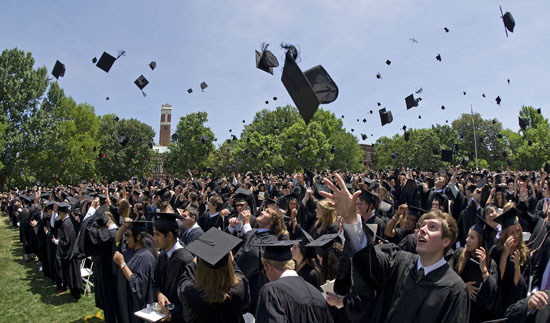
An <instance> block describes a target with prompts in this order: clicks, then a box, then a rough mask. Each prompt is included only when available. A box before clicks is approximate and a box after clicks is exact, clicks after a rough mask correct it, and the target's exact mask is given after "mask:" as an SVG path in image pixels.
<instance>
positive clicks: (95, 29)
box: [0, 0, 550, 144]
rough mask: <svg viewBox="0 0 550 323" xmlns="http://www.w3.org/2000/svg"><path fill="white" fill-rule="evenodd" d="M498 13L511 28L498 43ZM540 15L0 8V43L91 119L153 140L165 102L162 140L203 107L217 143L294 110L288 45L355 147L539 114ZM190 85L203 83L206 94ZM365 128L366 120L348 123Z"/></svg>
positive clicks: (190, 4)
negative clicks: (144, 131)
mask: <svg viewBox="0 0 550 323" xmlns="http://www.w3.org/2000/svg"><path fill="white" fill-rule="evenodd" d="M499 4H501V5H502V7H503V9H504V10H505V11H510V12H511V13H512V14H513V16H514V18H515V20H516V29H515V30H514V33H510V37H509V38H506V35H505V33H504V26H503V24H502V20H501V19H500V12H499ZM549 14H550V1H511V0H505V1H502V2H496V1H492V0H487V1H479V0H475V1H474V0H464V1H447V0H439V1H436V0H434V1H432V0H415V1H396V0H384V1H383V0H377V1H371V0H364V1H355V0H349V1H326V0H316V1H309V0H306V1H301V0H295V1H287V0H279V1H271V0H267V1H260V0H257V1H248V0H242V1H236V0H234V1H223V0H218V1H211V0H203V1H183V0H178V1H175V0H161V1H142V0H119V1H100V0H98V1H74V0H73V1H66V0H59V1H44V0H25V1H21V0H3V1H2V11H1V12H0V30H2V36H1V37H0V40H1V42H0V44H1V45H2V46H1V47H2V49H5V48H14V47H18V48H19V49H22V50H25V51H30V52H31V53H32V54H33V57H34V58H35V60H36V66H46V67H47V68H48V70H49V71H51V70H52V68H53V65H54V63H55V61H56V59H58V60H60V61H61V62H62V63H64V64H65V65H66V68H67V72H66V74H65V77H63V78H60V79H59V84H60V86H61V87H62V88H63V89H64V90H65V93H66V94H67V95H70V96H72V97H73V98H74V99H75V100H76V101H77V102H79V103H81V102H87V103H89V104H91V105H93V106H94V107H95V110H96V113H97V114H101V115H102V114H106V113H116V114H117V115H119V116H120V117H123V118H136V119H139V120H141V121H143V122H145V123H147V124H149V125H151V126H152V127H153V129H155V131H156V133H157V137H156V141H158V132H159V122H160V108H161V105H162V104H164V103H169V104H171V105H172V107H173V115H172V130H174V129H175V127H176V124H177V121H178V120H179V118H180V117H181V116H183V115H185V114H188V113H191V112H196V111H207V112H208V115H209V122H208V123H207V126H209V127H210V128H211V129H212V130H213V131H214V133H215V134H216V136H217V137H218V139H219V140H218V142H221V140H223V139H226V138H228V137H229V136H230V133H229V132H228V130H229V129H233V133H235V132H236V133H239V132H240V131H241V130H242V129H243V123H242V120H243V119H244V120H246V122H247V123H249V122H250V121H251V120H252V118H253V116H254V114H255V113H256V112H257V111H259V110H260V109H263V108H268V109H274V108H275V107H276V105H286V104H293V103H292V100H291V98H290V96H289V95H288V94H287V93H286V90H285V88H284V86H283V84H282V83H281V80H280V78H281V73H282V65H283V64H284V52H283V50H281V49H280V47H279V45H280V44H281V42H286V43H291V44H294V45H296V46H297V47H298V48H299V50H300V57H301V61H299V62H298V64H299V65H300V67H301V68H302V70H307V69H309V68H311V67H313V66H315V65H318V64H321V65H323V67H324V68H325V69H326V70H327V71H328V73H329V74H330V75H331V77H332V78H333V80H334V81H335V82H336V83H337V85H338V87H339V97H338V98H337V100H336V101H334V102H333V103H330V104H327V105H324V106H323V108H325V109H327V110H329V111H332V112H334V113H335V114H336V115H337V116H338V117H340V116H341V115H345V119H344V120H343V121H344V126H345V128H346V129H348V131H349V130H351V129H352V128H353V129H355V132H354V134H355V135H356V136H357V137H360V133H366V134H368V135H369V138H368V139H367V140H366V141H362V140H360V142H361V143H369V144H370V143H373V142H374V141H375V140H376V139H377V138H378V137H380V136H391V135H393V134H395V133H398V132H400V131H401V130H400V129H401V127H402V126H403V125H404V124H406V125H407V126H408V127H409V128H425V127H430V126H431V125H432V124H434V123H440V124H444V123H445V120H449V122H450V121H451V120H453V119H455V118H457V117H458V116H460V114H461V113H464V112H469V110H470V104H471V105H472V106H473V108H474V111H476V112H479V113H481V114H482V116H483V117H484V118H498V119H499V120H501V121H502V122H503V125H504V127H506V128H511V129H513V130H517V129H518V124H517V114H518V111H519V109H520V108H521V106H522V105H532V106H534V107H536V108H542V112H543V115H545V116H547V114H548V112H549V111H550V110H549V108H548V106H549V105H550V91H549V84H550V73H548V72H549V71H550V69H549V67H550V66H549V63H548V58H547V57H548V53H549V49H550V32H549V29H550V27H549V26H550V24H548V21H547V19H548V17H549ZM444 27H447V28H449V29H450V32H449V33H446V32H445V31H444V30H443V28H444ZM410 38H415V39H416V40H418V42H417V43H412V42H411V41H410V40H409V39H410ZM262 42H267V43H270V44H271V46H270V50H272V51H273V53H274V54H275V55H276V56H277V58H278V59H279V63H280V67H279V68H277V69H275V72H274V74H275V75H270V74H267V73H265V72H263V71H260V70H258V69H256V68H255V56H254V50H255V49H259V48H260V45H261V43H262ZM119 49H124V50H126V52H127V55H126V56H124V57H121V58H120V59H119V60H118V61H117V62H116V63H115V64H114V66H113V68H112V69H111V71H110V72H109V73H108V74H107V73H105V72H103V71H102V70H100V69H98V68H97V67H95V66H94V65H93V64H92V58H93V57H95V56H97V57H98V58H99V56H100V55H101V53H102V52H103V51H107V52H109V53H111V54H112V55H116V54H117V51H118V50H119ZM437 54H441V56H442V61H441V62H438V61H437V60H436V59H435V56H436V55H437ZM387 59H390V60H391V61H392V64H391V65H390V66H387V65H386V64H385V61H386V60H387ZM152 60H154V61H156V62H157V68H156V69H155V70H154V71H151V70H150V69H149V67H148V64H149V62H150V61H152ZM377 73H381V74H382V79H380V80H379V79H377V78H376V74H377ZM141 74H144V75H145V77H146V78H147V79H148V80H149V81H150V84H149V85H148V86H147V87H146V88H145V92H146V93H147V97H143V96H142V94H141V92H140V91H139V89H138V88H137V87H136V86H135V85H134V83H133V82H134V80H135V79H136V78H137V77H138V76H139V75H141ZM507 79H510V84H509V85H508V83H507ZM202 81H205V82H206V83H208V86H209V87H208V88H207V89H206V90H205V91H204V92H201V91H200V88H199V84H200V83H201V82H202ZM190 87H191V88H193V90H194V92H193V93H192V94H188V93H187V89H188V88H190ZM418 88H422V89H423V92H422V93H421V94H419V96H420V97H422V101H421V102H420V105H419V106H418V107H416V108H413V109H411V110H408V111H407V110H406V107H405V102H404V98H405V97H406V96H407V95H409V94H411V93H413V92H414V91H415V90H417V89H418ZM463 91H466V95H463ZM482 93H485V94H486V98H482ZM107 96H108V97H109V98H110V100H109V101H106V100H105V97H107ZM274 96H276V97H277V98H278V100H277V101H276V102H273V100H272V97H274ZM497 96H500V97H501V98H502V102H501V104H500V106H498V105H497V104H496V102H495V98H496V97H497ZM266 100H269V102H270V103H269V104H268V105H266V104H265V103H264V101H266ZM377 102H380V103H381V104H382V107H386V108H387V109H388V110H390V111H392V113H393V117H394V122H393V123H392V124H389V125H386V126H384V127H381V125H380V122H379V117H378V112H377V110H378V108H379V107H378V106H377ZM441 105H444V106H445V107H446V110H445V111H443V110H441V109H440V107H441ZM369 110H373V111H374V114H372V115H371V114H369ZM419 115H421V116H422V119H418V116H419ZM363 118H366V119H367V122H366V123H363V122H362V121H361V122H359V123H358V122H357V121H356V119H360V120H362V119H363ZM371 134H373V136H372V137H371V136H370V135H371ZM359 139H360V138H359Z"/></svg>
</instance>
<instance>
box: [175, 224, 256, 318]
mask: <svg viewBox="0 0 550 323" xmlns="http://www.w3.org/2000/svg"><path fill="white" fill-rule="evenodd" d="M239 243H240V239H238V238H236V237H233V236H231V235H229V234H228V233H225V232H223V231H220V230H218V229H216V228H212V229H210V230H209V231H208V232H206V233H205V234H203V235H202V236H201V237H199V239H197V240H195V241H193V242H192V243H191V244H190V245H189V246H187V249H188V250H189V251H190V252H192V253H193V254H195V255H196V256H197V258H196V259H195V262H194V263H191V264H190V265H189V266H188V267H187V269H186V273H185V274H184V277H183V280H182V282H181V283H180V285H179V287H178V297H179V298H180V300H181V302H182V305H183V317H184V319H185V322H235V323H236V322H241V320H242V317H243V314H244V312H245V310H246V309H247V308H248V305H249V303H250V291H249V287H248V280H246V278H245V277H244V275H243V274H242V273H241V271H240V270H239V269H236V268H235V267H234V266H233V254H232V253H231V251H230V250H231V249H233V248H235V247H236V246H238V245H239ZM205 259H208V260H205ZM195 263H196V265H195Z"/></svg>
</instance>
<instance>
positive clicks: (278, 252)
mask: <svg viewBox="0 0 550 323" xmlns="http://www.w3.org/2000/svg"><path fill="white" fill-rule="evenodd" d="M299 242H300V241H299V240H278V241H273V242H265V243H255V244H254V243H253V244H251V246H252V247H264V254H263V255H262V258H264V259H268V260H273V261H289V260H291V259H292V252H291V251H290V248H291V247H292V246H293V245H294V244H295V243H299Z"/></svg>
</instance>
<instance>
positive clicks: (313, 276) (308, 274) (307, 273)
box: [297, 264, 321, 290]
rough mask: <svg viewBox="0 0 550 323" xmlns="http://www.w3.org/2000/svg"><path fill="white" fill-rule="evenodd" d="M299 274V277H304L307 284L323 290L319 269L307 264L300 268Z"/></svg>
mask: <svg viewBox="0 0 550 323" xmlns="http://www.w3.org/2000/svg"><path fill="white" fill-rule="evenodd" d="M297 273H298V276H300V277H302V278H303V279H304V280H305V281H306V282H308V283H310V284H311V285H312V286H313V287H315V288H317V289H319V290H320V289H321V284H320V279H319V272H318V271H317V269H315V268H313V267H311V266H309V265H307V264H306V265H304V266H303V267H302V268H300V270H299V271H298V272H297Z"/></svg>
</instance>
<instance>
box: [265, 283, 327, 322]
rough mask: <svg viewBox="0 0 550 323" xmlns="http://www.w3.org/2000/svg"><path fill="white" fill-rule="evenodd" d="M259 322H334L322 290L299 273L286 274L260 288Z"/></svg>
mask: <svg viewBox="0 0 550 323" xmlns="http://www.w3.org/2000/svg"><path fill="white" fill-rule="evenodd" d="M258 303H259V306H258V311H257V315H256V322H258V323H263V322H274V323H275V322H276V323H279V322H318V323H322V322H332V315H331V313H330V310H329V307H328V305H327V301H326V300H325V298H324V297H323V295H322V294H321V292H320V291H319V290H318V289H316V288H315V287H314V286H312V285H311V284H309V283H308V282H306V281H305V280H304V279H303V278H302V277H300V276H292V277H283V278H280V279H278V280H276V281H273V282H270V283H267V284H265V285H264V286H263V287H262V289H261V290H260V299H259V302H258Z"/></svg>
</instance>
